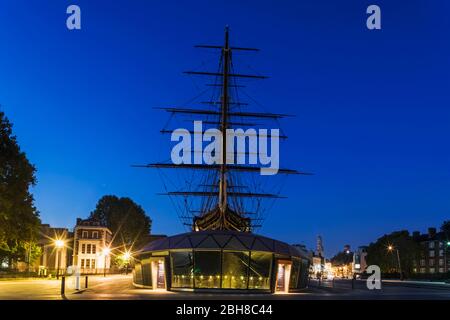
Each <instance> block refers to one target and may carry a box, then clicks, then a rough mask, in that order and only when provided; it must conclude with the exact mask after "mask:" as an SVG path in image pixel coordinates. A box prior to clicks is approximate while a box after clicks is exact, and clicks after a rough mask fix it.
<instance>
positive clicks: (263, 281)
mask: <svg viewBox="0 0 450 320" xmlns="http://www.w3.org/2000/svg"><path fill="white" fill-rule="evenodd" d="M271 266H272V254H271V253H266V252H254V251H252V252H251V253H250V277H249V280H248V288H249V289H270V272H271Z"/></svg>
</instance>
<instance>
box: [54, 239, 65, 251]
mask: <svg viewBox="0 0 450 320" xmlns="http://www.w3.org/2000/svg"><path fill="white" fill-rule="evenodd" d="M55 247H56V248H58V249H61V248H63V247H64V241H63V240H59V239H58V240H55Z"/></svg>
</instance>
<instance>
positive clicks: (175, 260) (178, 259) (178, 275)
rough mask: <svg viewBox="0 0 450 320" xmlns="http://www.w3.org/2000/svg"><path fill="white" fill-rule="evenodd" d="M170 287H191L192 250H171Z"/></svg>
mask: <svg viewBox="0 0 450 320" xmlns="http://www.w3.org/2000/svg"><path fill="white" fill-rule="evenodd" d="M171 258H172V259H171V260H172V287H174V288H192V287H193V285H194V284H193V280H194V279H193V274H192V273H193V270H194V258H193V256H192V252H191V251H188V252H172V253H171Z"/></svg>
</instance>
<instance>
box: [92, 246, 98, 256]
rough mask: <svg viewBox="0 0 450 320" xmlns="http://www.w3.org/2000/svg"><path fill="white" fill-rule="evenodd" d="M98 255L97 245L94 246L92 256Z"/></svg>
mask: <svg viewBox="0 0 450 320" xmlns="http://www.w3.org/2000/svg"><path fill="white" fill-rule="evenodd" d="M96 253H97V246H96V245H95V244H93V245H92V254H96Z"/></svg>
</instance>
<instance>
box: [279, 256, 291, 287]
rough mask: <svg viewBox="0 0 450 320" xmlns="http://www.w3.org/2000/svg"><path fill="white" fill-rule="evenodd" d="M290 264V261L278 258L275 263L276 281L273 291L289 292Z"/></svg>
mask: <svg viewBox="0 0 450 320" xmlns="http://www.w3.org/2000/svg"><path fill="white" fill-rule="evenodd" d="M291 265H292V261H289V260H279V261H278V263H277V267H278V268H277V282H276V286H275V292H278V293H288V292H289V279H290V277H291Z"/></svg>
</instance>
